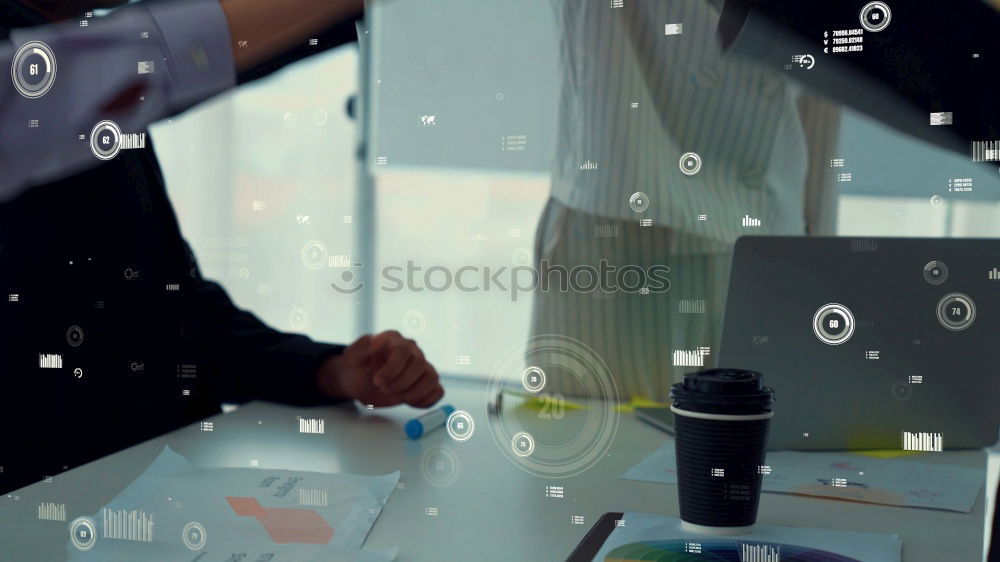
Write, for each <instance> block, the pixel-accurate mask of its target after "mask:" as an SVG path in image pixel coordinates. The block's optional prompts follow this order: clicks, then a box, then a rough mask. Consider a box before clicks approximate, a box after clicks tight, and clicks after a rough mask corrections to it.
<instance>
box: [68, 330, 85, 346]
mask: <svg viewBox="0 0 1000 562" xmlns="http://www.w3.org/2000/svg"><path fill="white" fill-rule="evenodd" d="M66 343H68V344H70V345H71V346H73V347H80V345H81V344H82V343H83V328H81V327H79V326H76V325H73V326H70V327H69V329H68V330H66Z"/></svg>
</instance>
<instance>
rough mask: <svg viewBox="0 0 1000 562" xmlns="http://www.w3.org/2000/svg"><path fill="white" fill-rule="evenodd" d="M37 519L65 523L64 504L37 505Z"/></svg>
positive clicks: (45, 503) (43, 503)
mask: <svg viewBox="0 0 1000 562" xmlns="http://www.w3.org/2000/svg"><path fill="white" fill-rule="evenodd" d="M38 518H39V519H44V520H46V521H65V520H66V504H64V503H54V502H42V503H40V504H38Z"/></svg>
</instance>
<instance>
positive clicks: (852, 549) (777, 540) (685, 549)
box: [594, 512, 903, 562]
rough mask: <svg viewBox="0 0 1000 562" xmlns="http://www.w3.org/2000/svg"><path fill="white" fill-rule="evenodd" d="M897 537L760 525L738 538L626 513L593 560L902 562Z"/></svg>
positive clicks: (672, 519)
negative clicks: (700, 531) (701, 531)
mask: <svg viewBox="0 0 1000 562" xmlns="http://www.w3.org/2000/svg"><path fill="white" fill-rule="evenodd" d="M902 546H903V545H902V542H901V541H900V540H899V536H898V535H875V534H871V533H856V532H851V531H836V530H832V529H807V528H804V527H779V526H777V525H757V526H756V527H754V532H753V533H750V534H748V535H740V536H735V537H719V536H712V535H702V534H699V533H691V532H688V531H685V530H684V529H682V528H681V520H680V519H677V518H676V517H667V516H665V515H656V514H652V513H634V512H631V513H625V514H624V515H623V516H622V519H621V524H620V525H616V526H615V529H614V531H612V532H611V535H610V536H608V539H607V540H606V541H604V545H603V546H602V547H601V549H600V550H599V551H598V553H597V556H595V557H594V560H598V561H601V562H625V561H630V560H695V559H698V560H701V559H704V560H809V561H811V562H862V561H863V562H899V560H900V559H901V557H902Z"/></svg>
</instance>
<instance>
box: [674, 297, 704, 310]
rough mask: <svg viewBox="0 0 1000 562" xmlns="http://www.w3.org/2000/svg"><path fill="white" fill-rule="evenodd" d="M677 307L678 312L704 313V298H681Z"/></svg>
mask: <svg viewBox="0 0 1000 562" xmlns="http://www.w3.org/2000/svg"><path fill="white" fill-rule="evenodd" d="M677 308H678V312H679V313H680V314H705V299H681V301H680V302H679V303H678V305H677Z"/></svg>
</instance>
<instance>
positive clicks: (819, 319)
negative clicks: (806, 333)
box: [813, 303, 854, 345]
mask: <svg viewBox="0 0 1000 562" xmlns="http://www.w3.org/2000/svg"><path fill="white" fill-rule="evenodd" d="M813 332H814V333H815V334H816V337H817V338H819V340H820V341H821V342H823V343H825V344H828V345H840V344H842V343H844V342H846V341H847V340H849V339H851V336H852V335H854V315H853V314H851V311H850V310H848V308H847V307H846V306H844V305H842V304H837V303H830V304H824V305H823V306H821V307H820V308H819V310H817V311H816V314H814V315H813Z"/></svg>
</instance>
